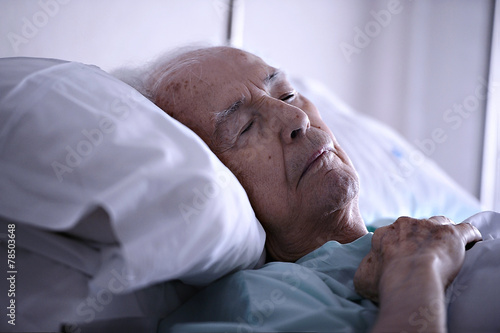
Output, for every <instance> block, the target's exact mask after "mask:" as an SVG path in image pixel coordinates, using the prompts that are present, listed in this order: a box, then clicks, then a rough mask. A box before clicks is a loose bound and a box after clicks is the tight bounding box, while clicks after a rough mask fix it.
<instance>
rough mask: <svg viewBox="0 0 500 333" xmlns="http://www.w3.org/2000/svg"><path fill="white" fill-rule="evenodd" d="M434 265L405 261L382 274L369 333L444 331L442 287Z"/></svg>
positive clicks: (444, 309) (444, 312)
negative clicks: (377, 300)
mask: <svg viewBox="0 0 500 333" xmlns="http://www.w3.org/2000/svg"><path fill="white" fill-rule="evenodd" d="M436 264H438V263H426V264H425V265H421V264H416V263H414V262H413V263H412V262H411V260H408V261H405V262H404V263H402V264H394V265H392V266H390V267H388V268H387V269H386V270H385V271H384V274H383V276H382V279H381V282H380V294H379V295H380V312H379V316H378V319H377V322H376V324H375V327H374V329H373V332H408V333H409V332H446V305H445V295H444V287H443V282H442V279H441V277H440V276H439V274H438V273H437V270H435V269H433V265H436Z"/></svg>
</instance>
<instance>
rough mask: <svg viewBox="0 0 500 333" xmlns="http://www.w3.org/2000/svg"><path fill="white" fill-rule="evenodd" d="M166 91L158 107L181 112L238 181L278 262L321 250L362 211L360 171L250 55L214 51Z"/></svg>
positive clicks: (275, 74)
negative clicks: (344, 220) (344, 221)
mask: <svg viewBox="0 0 500 333" xmlns="http://www.w3.org/2000/svg"><path fill="white" fill-rule="evenodd" d="M166 89H167V90H168V91H169V93H168V96H169V98H168V100H164V101H160V103H159V105H160V107H162V105H161V104H162V103H163V106H164V109H169V110H174V109H175V110H176V112H175V113H174V114H173V116H174V117H175V118H177V119H179V120H180V121H181V122H183V123H184V124H186V125H187V126H188V127H190V128H192V129H193V130H194V131H195V132H196V133H197V134H198V135H200V136H201V137H202V139H203V140H204V141H205V142H206V143H207V144H208V145H209V146H210V148H211V149H212V150H213V151H214V152H215V153H216V154H217V156H218V157H219V158H220V160H221V161H222V162H223V163H224V164H225V165H226V166H227V167H228V168H229V169H230V170H231V171H233V173H234V174H235V175H236V176H237V178H238V179H239V181H240V182H241V184H242V185H243V187H244V188H245V189H246V191H247V193H248V196H249V198H250V201H251V203H252V206H253V208H254V210H255V212H256V215H257V218H258V219H259V220H260V221H261V223H262V224H263V226H264V228H265V229H266V231H267V233H268V248H269V247H271V248H272V250H271V252H272V254H273V255H274V256H275V257H278V258H277V259H282V260H286V258H284V257H286V255H282V254H280V253H278V252H280V251H285V252H290V251H292V252H294V251H300V248H301V247H304V246H310V245H305V244H303V243H307V242H309V243H310V242H316V247H317V246H319V245H321V241H320V238H324V237H325V234H331V233H334V232H336V231H338V232H340V230H341V229H342V228H343V226H341V225H335V223H334V221H332V220H335V219H334V218H333V217H334V215H335V214H349V213H350V209H352V206H353V205H356V206H357V194H358V178H357V175H356V172H355V170H354V168H353V166H352V164H351V162H350V161H349V159H348V157H347V155H346V154H345V153H344V151H343V150H342V149H341V148H340V146H339V145H338V143H337V141H336V140H335V137H334V136H333V134H332V132H331V131H330V130H329V129H328V128H327V126H326V125H325V123H324V122H323V121H322V119H321V117H320V115H319V113H318V110H317V109H316V108H315V106H314V105H313V104H312V103H311V102H310V101H309V100H307V99H306V98H305V97H304V96H302V95H300V94H299V93H298V92H297V91H295V90H294V89H293V87H292V86H291V85H290V83H289V82H288V81H287V79H286V77H285V75H284V73H282V72H280V71H279V70H277V69H275V68H273V67H270V66H268V65H267V64H266V63H264V62H263V61H262V60H261V59H260V58H258V57H256V56H254V55H252V54H249V53H246V52H243V51H240V50H235V49H230V48H214V49H209V51H204V52H203V54H202V55H201V56H200V57H199V58H198V60H197V61H196V62H194V63H192V64H191V65H190V66H187V67H186V68H184V69H182V70H181V71H180V72H179V73H178V74H177V75H176V79H175V80H174V81H173V82H171V83H170V85H169V86H168V87H166ZM174 103H175V105H174ZM306 239H307V240H306ZM332 239H334V237H333V238H332ZM323 241H324V239H323ZM314 248H315V247H314ZM278 249H280V250H278ZM309 250H311V249H309ZM306 253H307V252H306ZM280 256H281V257H282V258H279V257H280Z"/></svg>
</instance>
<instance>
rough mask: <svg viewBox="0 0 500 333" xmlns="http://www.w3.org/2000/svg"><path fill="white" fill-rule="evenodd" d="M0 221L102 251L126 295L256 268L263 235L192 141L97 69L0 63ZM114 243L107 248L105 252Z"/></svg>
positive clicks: (236, 191)
mask: <svg viewBox="0 0 500 333" xmlns="http://www.w3.org/2000/svg"><path fill="white" fill-rule="evenodd" d="M0 73H1V74H0V188H1V191H0V215H1V216H3V217H5V218H7V219H9V220H13V221H18V222H20V223H26V224H28V225H32V226H35V227H40V228H43V229H46V230H52V231H67V232H69V233H72V234H74V235H76V236H79V237H84V238H89V239H90V240H91V241H98V242H101V243H103V242H104V243H106V242H107V243H106V246H104V249H103V250H102V262H101V266H100V268H99V270H98V272H97V274H96V276H94V280H93V284H94V285H96V286H99V285H106V284H107V283H108V281H109V279H110V274H111V273H110V272H111V267H114V269H115V270H116V267H117V266H116V265H120V267H123V268H124V269H125V270H126V273H127V276H128V280H129V281H128V282H129V283H128V284H127V287H128V288H127V289H130V290H134V289H138V288H140V287H143V286H146V285H150V284H152V283H155V282H160V281H165V280H172V279H180V280H182V281H183V282H186V283H190V284H199V285H204V284H207V283H210V282H211V281H213V280H215V279H217V278H219V277H221V276H222V275H224V274H226V273H228V272H230V271H233V270H236V269H243V268H251V267H254V266H255V265H256V264H257V262H258V261H259V258H260V257H261V255H262V253H263V248H264V242H265V233H264V231H263V229H262V227H261V225H260V224H259V223H258V221H257V220H256V218H255V215H254V213H253V210H252V208H251V206H250V203H249V201H248V198H247V196H246V193H245V191H244V190H243V188H242V187H241V185H240V184H239V182H238V181H237V179H236V178H235V177H234V176H233V174H232V173H231V172H230V171H229V170H228V169H227V168H226V167H225V166H224V165H223V164H222V163H221V162H220V161H219V160H218V159H217V158H216V157H215V155H214V154H212V152H211V151H210V150H209V149H208V147H207V146H206V145H205V144H204V142H203V141H202V140H201V139H199V138H198V137H197V136H196V135H195V134H194V133H193V132H192V131H191V130H189V129H188V128H187V127H185V126H184V125H182V124H180V123H179V122H177V121H176V120H174V119H172V118H171V117H169V116H167V115H166V114H165V113H164V112H162V111H161V110H160V109H159V108H157V107H156V106H155V105H154V104H153V103H151V102H150V101H149V100H147V99H146V98H144V97H143V96H142V95H140V94H139V93H138V92H137V91H136V90H135V89H133V88H131V87H130V86H128V85H126V84H125V83H123V82H121V81H119V80H117V79H115V78H113V77H112V76H110V75H108V74H107V73H105V72H103V71H102V70H100V69H99V68H97V67H94V66H87V65H83V64H79V63H73V62H64V61H59V60H50V59H35V58H6V59H0ZM113 242H114V243H113Z"/></svg>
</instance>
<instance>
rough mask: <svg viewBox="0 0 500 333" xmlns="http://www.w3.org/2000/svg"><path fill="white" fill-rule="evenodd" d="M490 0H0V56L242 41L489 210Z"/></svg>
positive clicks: (88, 57)
mask: <svg viewBox="0 0 500 333" xmlns="http://www.w3.org/2000/svg"><path fill="white" fill-rule="evenodd" d="M495 2H496V1H495V0H418V1H416V0H414V1H412V0H401V1H399V0H383V1H382V0H308V1H305V0H247V1H243V0H237V1H236V0H188V1H185V0H143V1H136V0H100V1H98V0H85V1H84V0H2V1H1V2H0V36H1V38H0V57H12V56H36V57H50V58H60V59H66V60H73V61H80V62H83V63H87V64H95V65H97V66H99V67H101V68H102V69H104V70H108V71H110V70H113V69H114V68H117V67H121V66H124V65H140V64H142V63H144V62H147V61H148V60H151V59H152V58H154V57H155V56H157V55H159V54H161V53H163V52H165V51H168V50H169V49H172V48H175V47H178V46H183V45H186V44H191V43H203V44H207V45H220V44H231V45H234V46H237V47H242V48H244V49H246V50H248V51H251V52H254V53H257V54H259V55H260V56H262V57H263V58H264V59H265V60H266V61H267V62H269V63H271V64H273V65H276V66H279V67H281V68H283V69H284V70H286V71H287V72H288V73H289V74H290V75H291V76H296V77H305V78H309V79H314V80H318V81H320V82H322V83H324V84H325V85H327V86H328V87H329V88H330V89H331V90H332V91H334V92H335V93H336V94H337V95H338V96H339V97H340V98H342V99H343V100H344V101H346V102H347V103H348V104H349V105H350V106H352V107H353V108H354V109H355V110H357V111H359V112H362V113H365V114H368V115H370V116H372V117H375V118H377V119H379V120H381V121H383V122H385V123H387V124H389V125H390V126H391V127H393V128H395V129H396V130H397V131H398V132H399V133H401V134H402V135H403V136H404V137H405V138H406V139H407V140H408V141H410V142H411V143H412V144H413V145H415V147H416V148H417V149H419V151H420V152H421V153H423V154H424V155H425V156H427V157H429V158H431V159H433V160H434V161H436V162H437V163H438V164H439V165H440V166H441V167H442V168H443V169H444V170H445V171H446V172H448V173H449V174H450V176H451V177H452V178H453V179H455V180H456V181H457V182H458V183H459V184H460V185H461V186H462V187H464V188H465V189H466V190H467V191H468V192H469V193H471V194H473V195H474V196H476V197H477V198H480V199H481V201H482V203H483V205H484V208H485V209H495V210H497V211H500V136H499V134H498V129H499V128H500V117H499V112H500V111H499V108H500V98H499V96H500V36H499V33H498V31H499V29H500V27H499V24H500V18H499V16H500V14H498V13H499V7H500V5H497V6H495ZM495 12H496V13H497V14H496V15H495Z"/></svg>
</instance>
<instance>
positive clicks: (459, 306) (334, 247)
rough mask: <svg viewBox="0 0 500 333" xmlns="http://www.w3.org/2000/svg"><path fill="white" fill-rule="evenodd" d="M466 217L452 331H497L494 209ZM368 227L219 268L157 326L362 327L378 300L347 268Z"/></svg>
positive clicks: (499, 295) (419, 324)
mask: <svg viewBox="0 0 500 333" xmlns="http://www.w3.org/2000/svg"><path fill="white" fill-rule="evenodd" d="M468 222H471V223H473V224H474V225H476V226H477V227H478V228H479V229H480V230H481V232H482V234H483V237H484V239H485V240H484V241H483V242H480V243H477V244H476V245H475V246H474V247H473V248H472V249H471V250H469V251H467V253H466V259H465V262H464V266H463V268H462V270H461V272H460V274H459V275H458V276H457V278H456V279H455V281H454V282H453V284H452V285H451V286H450V287H449V288H448V291H447V303H448V327H449V329H450V331H451V332H458V331H463V332H500V316H498V314H497V313H498V309H499V307H500V286H499V283H498V282H499V281H500V240H499V239H498V238H500V237H499V236H500V214H498V213H491V212H486V213H480V214H477V215H475V216H473V217H471V218H470V219H469V220H468ZM371 238H372V234H368V235H366V236H364V237H362V238H360V239H358V240H356V241H354V242H353V243H350V244H344V245H342V244H339V243H337V242H328V243H326V244H324V245H323V246H322V247H320V248H319V249H317V250H315V251H313V252H312V253H310V254H308V255H306V256H305V257H303V258H301V259H300V260H298V261H297V262H296V263H283V262H274V263H269V264H267V265H265V266H264V267H263V268H261V269H258V270H245V271H240V272H237V273H233V274H231V275H229V276H226V277H224V278H222V279H220V280H218V281H217V282H215V283H214V284H212V285H210V286H208V287H207V288H205V289H204V290H203V291H201V292H200V293H199V294H197V295H196V296H195V297H193V298H192V299H191V300H190V301H188V302H187V303H186V304H185V305H183V306H182V307H181V308H179V309H178V310H176V311H175V312H174V313H172V314H171V315H169V316H168V317H167V318H165V319H164V320H163V321H162V322H161V324H160V326H159V332H161V333H164V332H185V331H187V332H270V331H328V332H366V331H369V330H370V328H371V327H372V326H373V324H374V322H375V319H376V316H377V313H378V308H377V306H376V305H375V304H374V303H372V302H371V301H368V300H366V299H363V298H361V297H360V296H359V295H358V294H357V293H356V292H355V290H354V286H353V277H354V273H355V271H356V269H357V267H358V265H359V263H360V262H361V260H362V259H363V257H364V256H365V255H366V254H367V253H368V252H369V250H370V246H371ZM432 319H433V316H432V304H429V307H428V308H427V309H420V310H419V311H416V312H415V313H414V314H413V315H412V316H411V318H408V320H409V323H410V325H412V326H414V327H415V329H417V330H418V329H425V327H426V325H427V323H428V321H429V320H432Z"/></svg>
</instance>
